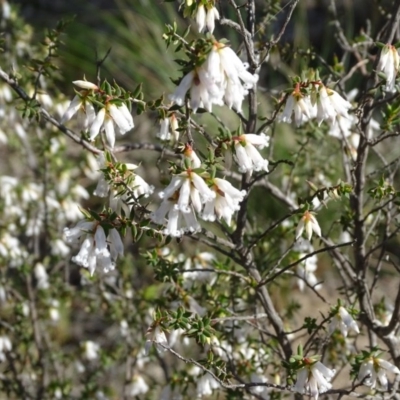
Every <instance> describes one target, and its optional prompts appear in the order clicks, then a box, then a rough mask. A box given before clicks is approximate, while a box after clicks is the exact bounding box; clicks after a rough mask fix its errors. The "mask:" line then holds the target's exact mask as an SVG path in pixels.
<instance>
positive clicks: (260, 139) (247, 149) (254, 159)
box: [234, 133, 269, 173]
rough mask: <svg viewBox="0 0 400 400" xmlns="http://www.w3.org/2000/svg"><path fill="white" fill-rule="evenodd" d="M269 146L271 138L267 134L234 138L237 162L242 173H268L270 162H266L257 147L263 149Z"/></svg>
mask: <svg viewBox="0 0 400 400" xmlns="http://www.w3.org/2000/svg"><path fill="white" fill-rule="evenodd" d="M268 145H269V136H266V135H265V134H263V133H262V134H261V135H255V134H251V133H249V134H244V135H241V136H238V137H235V138H234V148H235V156H234V157H235V160H236V162H237V163H238V165H239V171H240V172H242V173H245V172H252V171H253V170H255V171H266V172H268V160H265V159H264V158H263V157H262V156H261V154H260V153H259V152H258V150H257V149H256V147H258V148H260V149H263V148H264V147H267V146H268Z"/></svg>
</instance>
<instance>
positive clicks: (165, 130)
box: [156, 117, 171, 141]
mask: <svg viewBox="0 0 400 400" xmlns="http://www.w3.org/2000/svg"><path fill="white" fill-rule="evenodd" d="M156 137H157V138H159V139H160V140H163V141H167V140H170V139H171V134H170V132H169V118H168V117H167V118H164V119H162V120H161V121H160V130H159V131H158V132H157V135H156Z"/></svg>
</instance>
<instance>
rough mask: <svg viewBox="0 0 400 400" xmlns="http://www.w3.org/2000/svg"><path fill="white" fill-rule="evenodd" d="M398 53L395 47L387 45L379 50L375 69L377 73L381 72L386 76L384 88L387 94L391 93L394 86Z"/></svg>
mask: <svg viewBox="0 0 400 400" xmlns="http://www.w3.org/2000/svg"><path fill="white" fill-rule="evenodd" d="M399 64H400V60H399V53H398V52H397V49H396V47H394V46H392V45H391V44H387V45H386V46H384V47H383V48H382V50H381V54H380V57H379V62H378V65H377V67H376V69H377V71H378V72H383V73H384V74H385V75H386V86H385V90H386V91H387V92H393V90H394V86H395V84H396V76H397V73H398V72H399Z"/></svg>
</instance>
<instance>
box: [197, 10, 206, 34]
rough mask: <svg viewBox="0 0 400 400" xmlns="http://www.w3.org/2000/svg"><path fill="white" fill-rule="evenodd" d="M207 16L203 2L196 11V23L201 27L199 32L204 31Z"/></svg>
mask: <svg viewBox="0 0 400 400" xmlns="http://www.w3.org/2000/svg"><path fill="white" fill-rule="evenodd" d="M206 18H207V15H206V8H205V7H204V5H203V4H199V5H198V7H197V13H196V24H197V28H198V29H199V33H201V32H203V30H204V28H205V26H206Z"/></svg>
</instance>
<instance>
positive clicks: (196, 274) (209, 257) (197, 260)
mask: <svg viewBox="0 0 400 400" xmlns="http://www.w3.org/2000/svg"><path fill="white" fill-rule="evenodd" d="M215 259H216V258H215V256H214V254H212V253H209V252H206V251H204V252H202V253H199V254H196V255H195V256H193V257H188V258H186V261H185V263H184V264H183V269H184V271H188V272H184V273H183V285H184V287H185V288H190V287H192V285H193V284H194V283H196V282H198V283H207V284H209V285H212V284H213V283H214V282H215V281H216V279H217V275H216V273H214V272H210V271H202V270H204V269H209V268H213V262H214V261H215ZM190 270H196V271H190Z"/></svg>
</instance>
